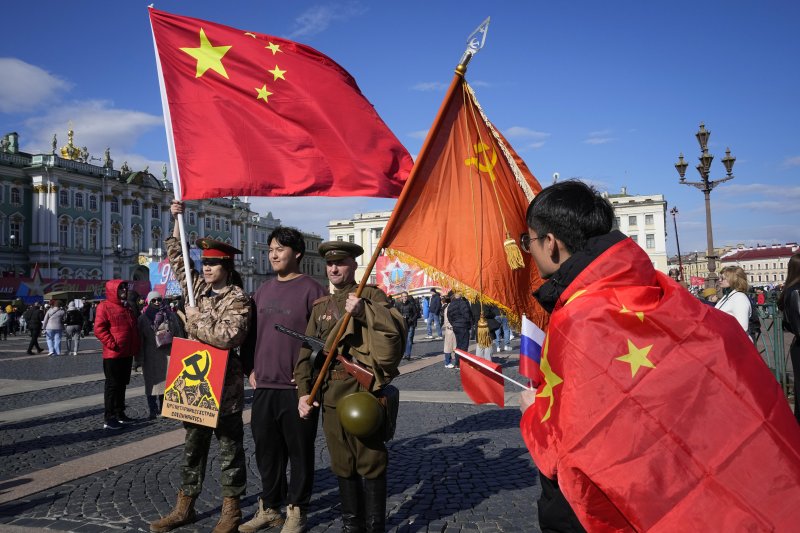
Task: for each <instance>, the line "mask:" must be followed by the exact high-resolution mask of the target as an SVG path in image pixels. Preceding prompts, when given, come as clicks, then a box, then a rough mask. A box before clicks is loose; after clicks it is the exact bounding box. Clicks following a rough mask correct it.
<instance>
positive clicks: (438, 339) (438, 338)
mask: <svg viewBox="0 0 800 533" xmlns="http://www.w3.org/2000/svg"><path fill="white" fill-rule="evenodd" d="M442 339H444V337H442V336H441V335H439V336H438V337H436V340H437V341H440V340H442Z"/></svg>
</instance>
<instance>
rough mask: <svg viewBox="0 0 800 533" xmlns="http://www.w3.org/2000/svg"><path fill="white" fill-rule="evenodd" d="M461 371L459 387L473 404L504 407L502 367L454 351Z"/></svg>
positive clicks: (460, 351)
mask: <svg viewBox="0 0 800 533" xmlns="http://www.w3.org/2000/svg"><path fill="white" fill-rule="evenodd" d="M456 353H457V354H458V357H459V368H460V369H461V372H460V374H461V387H462V388H463V389H464V392H465V393H466V394H467V396H469V398H470V400H472V401H473V402H475V403H478V404H481V403H493V404H495V405H498V406H500V407H503V406H505V383H504V382H503V378H502V376H501V375H500V374H502V368H503V367H502V366H500V365H499V364H498V363H493V362H492V361H487V360H486V359H482V358H480V357H478V356H476V355H473V354H471V353H467V352H465V351H463V350H456Z"/></svg>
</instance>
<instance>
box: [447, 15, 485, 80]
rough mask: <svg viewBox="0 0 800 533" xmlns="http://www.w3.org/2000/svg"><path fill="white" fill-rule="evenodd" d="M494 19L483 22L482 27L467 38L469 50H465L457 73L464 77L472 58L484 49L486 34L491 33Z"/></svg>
mask: <svg viewBox="0 0 800 533" xmlns="http://www.w3.org/2000/svg"><path fill="white" fill-rule="evenodd" d="M491 18H492V17H486V20H484V21H483V22H481V24H480V26H478V27H477V28H475V31H473V32H472V33H470V34H469V37H467V49H466V50H464V55H462V56H461V61H459V62H458V67H456V72H459V73H461V74H462V75H463V74H464V73H465V72H466V71H467V63H469V61H470V59H472V56H474V55H475V54H477V53H478V50H480V49H481V48H483V45H484V44H485V43H486V34H487V33H489V20H490V19H491Z"/></svg>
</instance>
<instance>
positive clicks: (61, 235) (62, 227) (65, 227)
mask: <svg viewBox="0 0 800 533" xmlns="http://www.w3.org/2000/svg"><path fill="white" fill-rule="evenodd" d="M68 242H69V223H68V222H67V221H66V219H61V220H60V221H59V222H58V245H59V246H61V247H63V248H66V247H67V245H68V244H67V243H68Z"/></svg>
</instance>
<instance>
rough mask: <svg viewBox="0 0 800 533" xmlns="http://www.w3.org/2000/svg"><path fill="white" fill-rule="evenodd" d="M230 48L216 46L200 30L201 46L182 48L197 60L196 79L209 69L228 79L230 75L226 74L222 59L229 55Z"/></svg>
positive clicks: (201, 29)
mask: <svg viewBox="0 0 800 533" xmlns="http://www.w3.org/2000/svg"><path fill="white" fill-rule="evenodd" d="M230 49H231V47H230V46H214V45H212V44H211V41H209V40H208V37H206V32H205V31H203V28H200V46H199V47H197V48H181V50H182V51H183V52H186V53H187V54H189V55H190V56H192V57H193V58H195V59H196V60H197V73H196V74H195V78H199V77H200V76H202V75H203V74H205V73H206V71H207V70H208V69H211V70H213V71H214V72H216V73H217V74H219V75H221V76H223V77H224V78H225V79H229V78H228V73H227V72H225V67H224V66H223V65H222V57H223V56H224V55H225V54H227V53H228V50H230Z"/></svg>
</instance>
